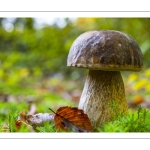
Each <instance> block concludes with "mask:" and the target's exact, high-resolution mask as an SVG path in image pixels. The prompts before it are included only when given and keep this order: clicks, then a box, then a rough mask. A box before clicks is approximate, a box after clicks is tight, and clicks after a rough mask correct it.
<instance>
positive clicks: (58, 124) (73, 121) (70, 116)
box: [54, 106, 92, 132]
mask: <svg viewBox="0 0 150 150" xmlns="http://www.w3.org/2000/svg"><path fill="white" fill-rule="evenodd" d="M54 122H55V128H56V129H57V130H58V131H72V130H74V131H75V132H92V125H91V122H90V120H89V118H88V116H87V114H85V113H84V112H83V110H81V109H78V108H77V107H68V106H65V107H60V108H59V109H58V110H57V111H56V113H55V116H54Z"/></svg>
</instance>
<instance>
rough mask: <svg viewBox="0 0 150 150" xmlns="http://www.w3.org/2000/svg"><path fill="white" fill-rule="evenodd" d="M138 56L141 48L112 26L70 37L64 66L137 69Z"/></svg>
mask: <svg viewBox="0 0 150 150" xmlns="http://www.w3.org/2000/svg"><path fill="white" fill-rule="evenodd" d="M142 59H143V55H142V52H141V49H140V47H139V46H138V44H137V42H136V41H135V40H134V39H133V38H132V37H131V36H129V35H127V34H125V33H122V32H119V31H114V30H101V31H88V32H85V33H83V34H81V35H80V36H79V37H78V38H77V39H76V40H75V41H74V43H73V45H72V47H71V49H70V52H69V55H68V60H67V66H74V67H81V68H88V69H92V70H107V71H119V70H120V71H121V70H122V71H123V70H132V71H140V70H141V69H142V67H143V61H142Z"/></svg>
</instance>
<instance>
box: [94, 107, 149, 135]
mask: <svg viewBox="0 0 150 150" xmlns="http://www.w3.org/2000/svg"><path fill="white" fill-rule="evenodd" d="M96 131H98V132H150V111H149V110H147V109H146V108H142V107H139V108H138V110H137V111H135V112H133V111H129V112H128V114H127V115H124V116H119V117H118V118H117V119H114V121H112V122H108V123H106V124H104V125H103V126H102V127H98V128H97V129H96Z"/></svg>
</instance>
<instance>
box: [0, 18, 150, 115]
mask: <svg viewBox="0 0 150 150" xmlns="http://www.w3.org/2000/svg"><path fill="white" fill-rule="evenodd" d="M44 19H47V20H48V19H51V18H0V105H1V106H0V108H1V109H0V115H1V116H2V117H5V116H6V114H7V113H8V112H9V111H12V110H14V111H15V110H18V111H21V110H23V109H25V110H26V111H29V110H30V106H31V104H35V105H36V111H37V112H48V111H49V110H48V108H49V107H51V108H53V109H54V110H56V109H58V107H60V106H63V105H70V106H77V105H78V101H79V98H80V95H81V92H82V89H83V86H84V82H85V78H86V75H87V72H88V70H86V69H79V68H78V69H77V68H69V67H67V56H68V52H69V49H70V47H71V45H72V43H73V41H74V40H75V39H76V38H77V37H78V36H79V35H80V34H81V33H83V32H85V31H88V30H107V29H109V30H119V31H122V32H125V33H127V34H129V35H131V36H132V37H133V38H134V39H135V40H136V41H137V43H138V44H139V46H140V48H141V50H142V53H143V56H144V58H143V61H144V62H143V63H144V68H143V70H142V71H140V72H122V76H123V80H124V83H125V90H126V96H127V100H128V104H129V108H132V107H134V106H135V105H139V104H140V105H142V106H143V107H146V108H149V107H150V19H149V18H53V19H52V21H51V23H50V24H49V23H46V22H43V24H42V21H43V20H44Z"/></svg>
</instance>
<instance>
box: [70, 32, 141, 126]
mask: <svg viewBox="0 0 150 150" xmlns="http://www.w3.org/2000/svg"><path fill="white" fill-rule="evenodd" d="M142 59H143V56H142V52H141V50H140V47H139V46H138V44H137V42H136V41H135V40H134V39H133V38H132V37H131V36H130V35H128V34H125V33H122V32H120V31H114V30H100V31H88V32H85V33H83V34H81V35H80V36H79V37H78V38H77V39H76V40H75V41H74V43H73V44H72V46H71V49H70V51H69V54H68V60H67V66H70V67H79V68H87V69H89V74H88V76H87V78H86V82H85V85H84V89H83V92H82V95H81V98H80V101H79V105H78V108H79V109H83V110H84V112H85V113H86V114H87V115H88V117H89V119H90V120H91V123H92V125H93V126H94V127H95V126H100V125H102V124H103V123H106V122H108V121H111V120H113V119H114V118H115V117H117V116H118V115H122V114H125V113H126V112H127V111H128V106H127V101H126V97H125V90H124V84H123V80H122V77H121V73H120V71H140V70H141V69H142V67H143V62H142Z"/></svg>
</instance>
